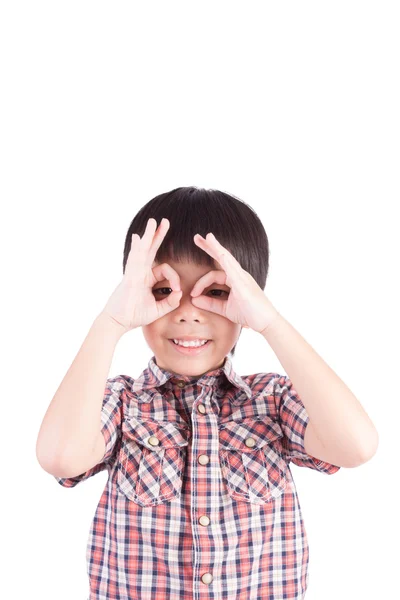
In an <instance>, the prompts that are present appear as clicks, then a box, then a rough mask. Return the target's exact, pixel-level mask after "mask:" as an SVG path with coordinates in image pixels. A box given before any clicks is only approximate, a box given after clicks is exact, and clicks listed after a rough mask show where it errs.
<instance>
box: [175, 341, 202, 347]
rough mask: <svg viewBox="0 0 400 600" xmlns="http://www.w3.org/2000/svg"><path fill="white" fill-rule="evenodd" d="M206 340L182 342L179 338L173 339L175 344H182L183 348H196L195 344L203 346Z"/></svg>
mask: <svg viewBox="0 0 400 600" xmlns="http://www.w3.org/2000/svg"><path fill="white" fill-rule="evenodd" d="M207 341H208V340H194V341H193V342H182V341H180V340H175V339H174V343H175V344H177V345H178V346H184V347H185V348H191V347H194V348H196V347H197V346H204V344H206V343H207Z"/></svg>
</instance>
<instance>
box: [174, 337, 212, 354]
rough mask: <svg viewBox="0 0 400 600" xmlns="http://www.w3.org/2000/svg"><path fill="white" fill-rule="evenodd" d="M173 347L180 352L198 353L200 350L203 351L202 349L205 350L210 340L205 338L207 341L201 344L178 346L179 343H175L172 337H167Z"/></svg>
mask: <svg viewBox="0 0 400 600" xmlns="http://www.w3.org/2000/svg"><path fill="white" fill-rule="evenodd" d="M168 341H169V342H170V343H171V344H172V345H173V347H174V348H175V350H177V351H178V352H180V353H181V354H189V355H190V354H195V355H196V354H200V353H201V352H203V351H204V350H206V349H207V348H208V347H209V346H210V345H211V342H212V340H207V342H206V343H205V344H202V345H201V346H180V345H179V344H175V342H174V340H173V339H169V340H168Z"/></svg>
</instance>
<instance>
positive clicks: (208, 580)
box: [201, 573, 213, 583]
mask: <svg viewBox="0 0 400 600" xmlns="http://www.w3.org/2000/svg"><path fill="white" fill-rule="evenodd" d="M201 580H202V582H203V583H211V582H212V580H213V576H212V575H211V573H204V575H202V576H201Z"/></svg>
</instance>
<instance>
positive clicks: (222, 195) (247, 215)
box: [122, 186, 269, 356]
mask: <svg viewBox="0 0 400 600" xmlns="http://www.w3.org/2000/svg"><path fill="white" fill-rule="evenodd" d="M150 217H152V218H153V219H155V220H156V221H157V227H158V226H159V225H160V223H161V220H162V219H163V218H166V219H168V220H169V223H170V226H169V229H168V231H167V234H166V236H165V238H164V240H163V242H162V244H161V246H160V247H159V249H158V251H157V254H156V256H155V261H156V262H157V263H158V264H161V263H163V262H168V260H173V261H176V262H194V263H195V264H197V265H199V266H200V265H201V266H204V265H207V266H210V268H211V269H212V268H213V267H214V259H213V258H212V257H211V256H210V255H209V254H207V252H204V250H202V249H201V248H199V247H198V246H197V245H196V244H195V242H194V240H193V237H194V235H195V234H196V233H199V234H200V235H201V236H203V237H206V235H207V233H209V232H211V233H213V234H214V235H215V237H216V238H217V239H218V241H219V242H220V243H221V244H222V245H223V246H225V248H227V249H228V250H229V252H230V253H231V254H232V255H233V256H234V257H235V258H236V260H237V261H238V262H239V264H240V265H241V267H242V268H243V269H245V270H246V271H247V272H248V273H250V275H251V276H252V277H253V278H254V279H255V281H256V282H257V283H258V285H259V286H260V288H261V289H262V290H263V289H264V288H265V283H266V280H267V275H268V265H269V244H268V237H267V234H266V232H265V229H264V227H263V225H262V223H261V221H260V219H259V217H258V216H257V214H256V213H255V211H254V210H253V209H252V208H251V207H250V206H249V205H248V204H246V203H245V202H243V201H242V200H240V199H239V198H237V197H236V196H233V195H231V194H228V193H226V192H221V191H219V190H214V189H205V188H198V187H194V186H190V187H179V188H175V189H174V190H171V191H170V192H165V193H164V194H159V195H158V196H155V197H154V198H153V199H152V200H149V202H147V204H145V205H144V206H143V207H142V208H141V209H140V210H139V212H138V213H137V214H136V216H135V217H134V219H133V221H132V222H131V224H130V225H129V229H128V232H127V234H126V238H125V247H124V258H123V264H122V267H123V273H125V265H126V261H127V260H128V256H129V252H130V249H131V242H132V234H133V233H137V234H138V235H139V236H140V237H142V236H143V234H144V232H145V229H146V226H147V222H148V220H149V219H150ZM235 348H236V344H235V346H234V347H233V348H232V349H231V351H230V354H231V355H232V356H233V355H234V353H235Z"/></svg>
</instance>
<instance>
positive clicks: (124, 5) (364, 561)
mask: <svg viewBox="0 0 400 600" xmlns="http://www.w3.org/2000/svg"><path fill="white" fill-rule="evenodd" d="M399 25H400V23H399V13H398V7H397V3H396V2H379V3H378V2H365V1H363V2H352V1H348V0H347V1H345V2H344V1H337V2H335V3H329V6H328V5H327V3H321V2H317V1H313V2H310V1H303V2H301V3H299V2H290V1H287V2H285V3H279V4H278V3H276V4H274V5H273V6H272V5H269V4H268V3H265V2H252V3H248V2H247V3H239V2H232V0H230V1H229V2H222V1H220V2H215V1H212V2H211V1H204V0H203V1H202V2H201V3H193V2H187V1H186V2H172V1H171V0H170V1H169V2H154V1H153V2H152V3H145V5H144V4H143V5H142V4H140V6H139V3H136V5H135V3H131V2H119V3H118V4H117V3H110V2H104V1H99V0H96V2H94V1H84V2H82V1H79V2H77V1H74V0H70V2H68V3H59V2H50V1H48V2H43V1H36V2H18V1H14V2H8V3H2V5H1V8H0V50H1V57H2V58H1V67H0V68H1V73H0V75H1V94H0V102H1V111H0V125H1V135H0V151H1V171H2V175H1V180H0V186H1V188H0V194H1V213H2V218H1V222H2V236H1V259H2V265H1V269H2V276H3V286H2V288H3V292H2V294H1V303H2V314H3V323H2V335H1V339H2V357H3V360H2V365H3V372H2V381H3V385H2V388H3V394H2V404H3V414H2V429H1V430H2V435H1V455H2V467H3V473H2V488H3V489H2V505H3V510H2V512H3V528H2V540H3V541H2V544H3V550H5V555H3V556H4V557H5V559H4V557H3V561H2V566H3V569H2V571H3V575H2V588H3V590H4V589H5V588H6V589H8V593H7V598H9V599H10V600H11V599H14V598H15V599H19V598H21V599H22V598H27V597H34V598H39V597H40V598H41V600H47V599H48V600H54V598H57V600H71V599H72V598H73V599H80V600H86V598H87V596H88V590H89V587H88V578H87V574H86V560H85V552H86V541H87V537H88V533H89V527H90V523H91V520H92V518H93V516H94V512H95V509H96V506H97V503H98V501H99V499H100V496H101V493H102V491H103V488H104V486H105V484H106V480H107V472H106V471H103V472H102V473H100V474H98V475H97V476H95V477H93V478H91V479H89V480H87V481H85V482H83V483H81V484H79V485H78V486H77V487H76V488H72V489H66V488H63V487H61V486H60V485H59V484H58V483H57V482H56V480H55V479H54V478H53V477H52V476H50V475H49V474H48V473H46V472H45V471H44V470H42V469H41V467H40V465H39V464H38V462H37V459H36V455H35V445H36V440H37V435H38V431H39V427H40V424H41V422H42V419H43V416H44V414H45V412H46V410H47V407H48V405H49V403H50V401H51V399H52V397H53V395H54V393H55V391H56V389H57V387H58V386H59V384H60V382H61V380H62V379H63V377H64V375H65V373H66V371H67V369H68V368H69V366H70V364H71V362H72V360H73V359H74V357H75V355H76V353H77V352H78V350H79V348H80V345H81V344H82V342H83V340H84V338H85V336H86V334H87V332H88V330H89V327H90V326H91V324H92V322H93V319H94V318H95V317H96V316H97V314H98V313H99V311H100V310H101V309H102V308H103V306H104V304H105V302H106V300H107V299H108V297H109V296H110V294H111V292H112V291H113V290H114V289H115V287H116V285H117V284H118V282H119V280H120V279H121V277H122V257H123V245H124V240H125V235H126V232H127V228H128V226H129V224H130V222H131V220H132V218H133V217H134V215H135V214H136V212H137V211H138V210H139V208H140V207H141V206H142V205H143V204H145V203H146V202H147V201H148V200H150V199H151V198H153V197H154V196H155V195H157V194H160V193H162V192H165V191H168V190H171V189H173V188H175V187H178V186H186V185H195V186H199V187H206V188H208V187H210V188H217V189H221V190H223V191H226V192H228V193H232V194H234V195H237V196H239V197H240V198H241V199H242V200H244V201H245V202H246V203H248V204H250V206H252V207H253V208H254V209H255V210H256V212H257V213H258V215H259V216H260V218H261V220H262V222H263V224H264V226H265V229H266V232H267V235H268V237H269V241H270V248H271V255H270V272H269V277H268V280H267V285H266V288H265V293H266V295H267V296H268V297H269V298H270V299H271V301H272V303H273V304H274V305H275V306H276V307H277V308H278V310H279V311H280V312H281V314H282V315H283V316H284V317H285V318H286V319H287V320H289V321H290V323H292V325H293V326H294V327H296V329H297V330H298V331H299V332H300V333H301V334H302V335H303V337H305V339H306V340H307V341H308V342H309V343H310V344H311V345H312V346H313V347H314V348H315V349H316V350H317V352H318V353H319V354H320V355H321V356H322V357H323V358H324V360H325V361H326V362H327V363H328V364H329V365H330V366H331V367H332V368H333V369H334V370H335V372H336V373H337V374H338V375H339V376H340V377H341V378H342V379H343V381H345V383H346V384H347V385H348V386H349V387H350V389H351V390H352V391H353V392H354V394H355V395H356V396H357V398H358V399H359V400H360V402H361V403H362V405H363V407H364V408H365V410H366V411H367V413H368V414H369V416H370V417H371V419H372V421H373V422H374V424H375V426H376V428H377V430H378V432H379V436H380V445H379V449H378V452H377V454H376V455H375V456H374V458H373V459H372V460H371V461H369V462H368V463H366V464H364V465H362V466H361V467H358V468H355V469H345V468H342V469H341V470H340V471H339V473H337V474H335V475H333V476H327V475H325V474H322V473H318V472H316V471H312V470H310V469H306V468H300V467H297V466H295V465H292V466H291V469H292V473H293V475H294V478H295V482H296V485H297V490H298V494H299V498H300V503H301V507H302V511H303V516H304V520H305V525H306V529H307V533H308V537H309V543H310V566H309V572H310V581H309V587H308V591H307V594H306V597H307V600H321V599H322V598H323V600H336V599H337V598H339V597H340V598H341V600H354V598H363V600H376V598H387V597H394V596H393V594H395V593H398V559H399V551H398V543H397V540H398V536H399V534H400V527H399V515H398V498H397V496H396V494H395V491H394V489H395V487H396V486H397V485H398V462H397V456H398V447H397V446H398V442H397V440H398V439H399V435H398V427H397V424H398V421H399V418H400V412H399V408H398V404H399V391H398V387H397V386H398V379H399V358H400V356H399V350H398V348H399V343H398V340H399V335H400V327H399V318H398V307H399V300H400V298H399V291H398V290H399V285H398V284H399V281H398V279H399V267H398V260H399V254H400V253H399V221H398V217H397V218H396V217H395V214H396V209H397V208H398V204H399V191H400V183H399V164H400V162H399V159H400V156H399V154H400V151H399V139H400V126H399V125H400V119H399V106H400V93H399V56H400V42H399V35H398V31H399ZM151 356H152V352H151V350H150V348H149V347H148V346H147V345H146V343H145V341H144V338H143V335H142V331H141V329H140V328H139V329H136V330H134V331H132V332H130V333H129V334H127V335H125V336H124V337H123V338H122V339H121V341H120V342H119V343H118V346H117V348H116V352H115V354H114V360H113V363H112V368H111V370H110V376H115V375H118V374H127V375H130V376H132V377H138V376H139V374H140V373H141V372H142V370H143V369H144V368H145V367H146V366H147V363H148V360H149V359H150V357H151ZM233 364H234V368H235V370H236V371H237V372H238V373H239V374H240V375H247V374H251V373H257V372H269V371H274V372H282V373H284V371H283V368H282V367H281V365H280V363H279V362H278V360H277V358H276V356H275V355H274V353H273V352H272V350H271V348H270V347H269V345H268V344H267V342H266V340H265V339H264V338H263V337H262V336H261V335H260V334H257V333H256V332H254V331H252V330H243V332H242V334H241V337H240V340H239V343H238V346H237V349H236V355H235V357H234V358H233ZM323 401H324V399H323V398H321V402H323Z"/></svg>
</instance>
